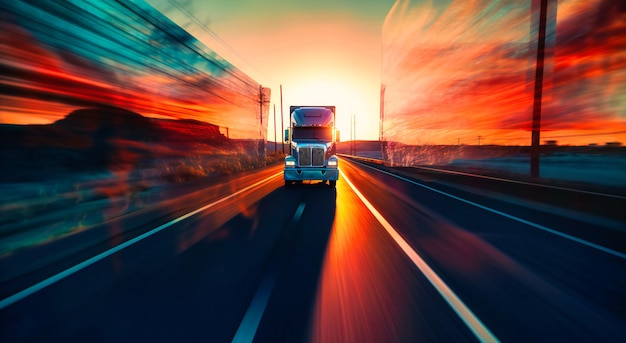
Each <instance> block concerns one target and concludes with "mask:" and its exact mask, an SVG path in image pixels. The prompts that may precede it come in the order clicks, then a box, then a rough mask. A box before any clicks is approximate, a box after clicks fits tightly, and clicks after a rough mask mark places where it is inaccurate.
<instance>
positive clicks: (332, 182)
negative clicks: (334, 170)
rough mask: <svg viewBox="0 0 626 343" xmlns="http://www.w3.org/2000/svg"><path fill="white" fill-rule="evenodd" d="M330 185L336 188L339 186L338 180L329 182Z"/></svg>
mask: <svg viewBox="0 0 626 343" xmlns="http://www.w3.org/2000/svg"><path fill="white" fill-rule="evenodd" d="M328 185H330V186H331V187H333V188H334V187H336V186H337V180H329V181H328Z"/></svg>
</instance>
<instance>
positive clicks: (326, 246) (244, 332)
mask: <svg viewBox="0 0 626 343" xmlns="http://www.w3.org/2000/svg"><path fill="white" fill-rule="evenodd" d="M340 168H341V174H340V179H339V181H338V183H337V187H336V189H333V188H330V187H328V186H327V185H322V184H304V185H298V186H294V187H290V188H285V187H284V186H283V180H282V171H281V170H282V166H272V167H268V168H265V169H262V170H258V171H255V172H253V173H247V174H244V175H242V176H237V177H233V178H229V179H228V180H224V181H223V182H220V184H219V185H213V186H211V187H207V188H199V189H195V188H193V189H190V190H189V192H185V194H183V195H180V196H179V197H177V198H175V199H172V200H171V201H169V202H167V203H163V204H162V205H160V206H157V207H155V208H150V209H145V210H144V211H141V212H140V213H136V214H134V215H132V216H127V217H124V218H120V219H119V220H117V221H114V222H111V223H108V224H107V225H103V226H102V227H99V228H94V229H93V231H92V232H90V233H84V234H83V235H82V236H80V237H78V236H77V237H70V238H68V239H65V240H61V241H59V242H55V243H54V244H50V245H46V246H41V247H38V248H36V249H35V248H33V249H32V250H28V251H23V252H20V253H17V254H14V255H11V256H3V257H1V258H0V268H1V269H0V270H1V271H2V273H1V276H2V278H1V280H0V281H1V283H0V299H1V300H0V341H2V342H27V341H63V342H72V341H80V342H126V341H128V342H137V341H146V342H148V341H151V342H158V341H161V342H172V341H204V342H465V341H468V342H472V341H486V342H489V341H502V342H548V341H549V342H554V341H557V342H573V341H577V342H600V341H602V342H623V341H624V338H625V337H626V325H625V324H626V306H625V304H626V219H625V217H624V214H623V209H624V208H626V206H624V205H625V204H626V198H624V197H621V196H609V195H603V194H599V193H598V192H588V193H580V192H575V191H572V190H567V189H555V188H546V187H536V186H532V185H529V184H520V183H508V182H505V181H502V180H494V179H485V178H476V177H473V176H468V175H455V174H442V173H438V172H436V171H432V170H414V171H413V172H407V171H406V170H403V171H402V172H401V173H397V174H396V173H393V172H391V169H389V168H383V170H382V171H381V170H380V169H379V168H381V167H377V166H375V165H370V164H364V163H361V162H358V161H352V160H349V159H345V158H344V159H342V160H341V164H340ZM538 199H543V200H544V202H542V201H539V200H538ZM555 199H556V200H555ZM587 208H588V209H589V211H586V210H585V209H587Z"/></svg>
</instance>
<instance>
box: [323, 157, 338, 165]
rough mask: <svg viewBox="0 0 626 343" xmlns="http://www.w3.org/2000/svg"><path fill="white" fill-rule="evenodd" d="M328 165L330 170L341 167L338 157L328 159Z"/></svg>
mask: <svg viewBox="0 0 626 343" xmlns="http://www.w3.org/2000/svg"><path fill="white" fill-rule="evenodd" d="M326 165H327V166H328V168H337V166H338V165H339V159H337V157H336V156H331V157H330V158H329V159H328V163H327V164H326Z"/></svg>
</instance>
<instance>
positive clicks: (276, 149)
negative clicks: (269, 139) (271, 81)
mask: <svg viewBox="0 0 626 343" xmlns="http://www.w3.org/2000/svg"><path fill="white" fill-rule="evenodd" d="M277 143H278V142H277V141H276V104H274V154H276V153H277V152H278V147H277V145H278V144H277Z"/></svg>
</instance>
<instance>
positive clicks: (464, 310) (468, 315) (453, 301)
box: [339, 171, 499, 342]
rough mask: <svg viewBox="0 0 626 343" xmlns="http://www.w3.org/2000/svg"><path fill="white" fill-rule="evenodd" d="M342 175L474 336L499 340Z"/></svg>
mask: <svg viewBox="0 0 626 343" xmlns="http://www.w3.org/2000/svg"><path fill="white" fill-rule="evenodd" d="M339 172H340V173H341V177H342V178H343V179H344V180H345V181H346V183H348V185H349V186H350V188H352V190H353V191H354V193H355V194H356V195H357V196H358V197H359V199H361V201H362V202H363V204H364V205H365V206H366V207H367V208H368V209H369V210H370V212H371V213H372V214H373V215H374V217H375V218H376V219H377V220H378V222H379V223H380V224H381V225H382V226H383V227H384V228H385V230H386V231H387V233H388V234H389V235H390V236H391V238H393V240H394V241H395V242H396V244H398V246H399V247H400V249H402V251H403V252H404V253H405V254H406V255H407V256H408V257H409V258H410V259H411V261H412V262H413V264H414V265H415V266H416V267H417V268H418V269H419V270H420V271H421V272H422V274H423V275H424V276H425V277H426V279H428V281H429V282H430V283H431V284H432V285H433V287H435V289H436V290H437V292H439V294H440V295H441V296H442V297H443V298H444V299H445V300H446V302H447V303H448V305H450V307H452V309H453V310H454V312H456V314H457V315H458V316H459V317H460V318H461V320H463V322H464V323H465V325H467V327H468V328H469V329H470V330H471V331H472V333H473V334H474V336H476V338H478V340H479V341H481V342H499V340H498V338H496V337H495V336H494V335H493V333H491V331H490V330H489V329H488V328H487V327H486V326H485V324H483V323H482V321H481V320H480V319H478V317H476V315H475V314H474V313H473V312H472V311H471V310H470V309H469V308H468V307H467V306H466V305H465V303H463V301H462V300H461V299H460V298H459V297H458V296H457V295H456V294H455V293H454V291H452V289H450V287H448V285H447V284H446V283H445V282H444V281H443V280H442V279H441V278H440V277H439V275H437V274H436V273H435V271H433V270H432V268H430V266H429V265H428V264H427V263H426V262H425V261H424V260H423V259H422V257H421V256H420V255H419V254H418V253H417V252H416V251H415V250H413V248H411V246H410V245H409V243H407V242H406V241H405V240H404V238H402V236H400V234H399V233H398V232H397V231H396V230H395V229H394V228H393V226H391V224H389V222H388V221H387V220H386V219H385V218H384V217H383V216H382V214H380V212H378V210H377V209H376V208H375V207H374V206H373V205H372V204H371V203H370V202H369V200H367V198H366V197H365V196H364V195H363V194H362V193H361V192H360V191H359V190H358V189H357V188H356V187H355V186H354V184H353V183H352V182H351V181H350V179H348V177H347V176H346V175H345V174H344V172H343V171H339Z"/></svg>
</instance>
